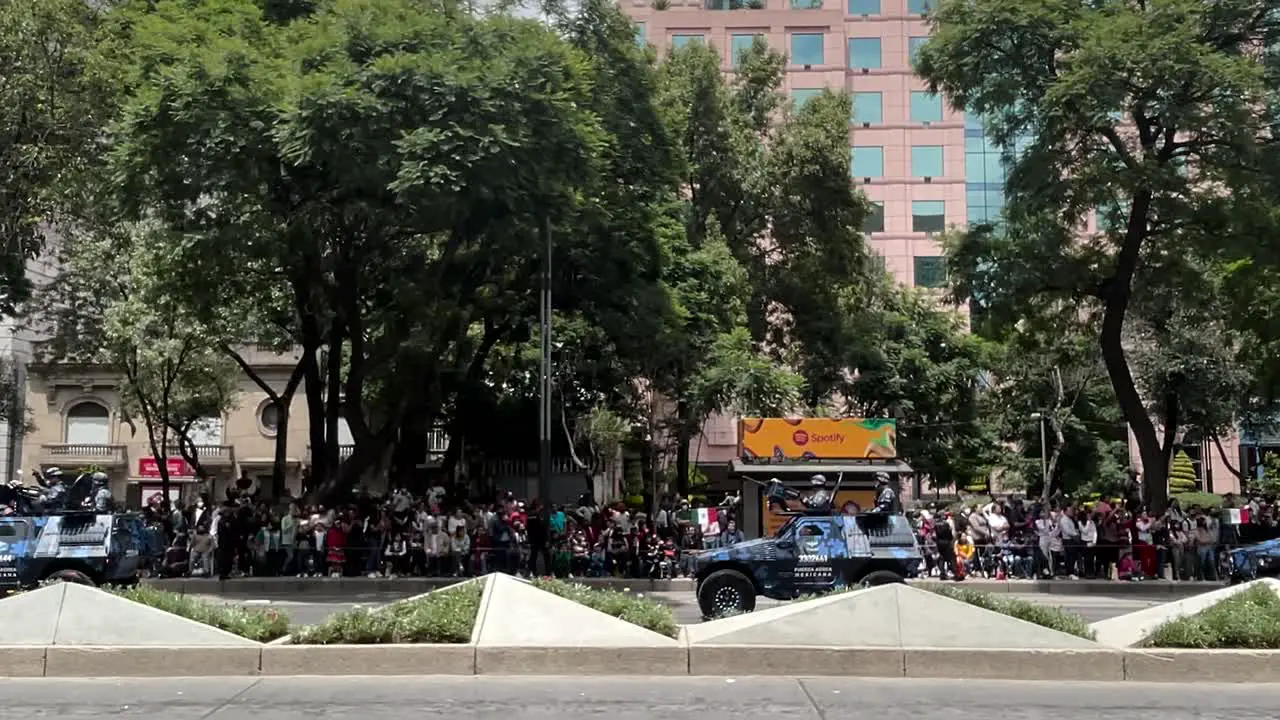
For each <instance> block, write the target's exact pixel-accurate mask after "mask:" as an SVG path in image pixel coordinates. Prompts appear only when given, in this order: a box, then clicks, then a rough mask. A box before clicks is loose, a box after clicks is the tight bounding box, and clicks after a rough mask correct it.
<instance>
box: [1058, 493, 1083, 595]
mask: <svg viewBox="0 0 1280 720" xmlns="http://www.w3.org/2000/svg"><path fill="white" fill-rule="evenodd" d="M1058 535H1059V536H1060V537H1061V538H1062V557H1063V572H1065V573H1066V574H1067V576H1068V577H1070V578H1071V579H1072V580H1074V579H1076V578H1077V577H1078V576H1079V572H1080V571H1079V569H1078V566H1079V561H1080V547H1081V542H1080V527H1079V526H1078V525H1077V524H1076V518H1075V508H1071V507H1068V508H1066V509H1064V510H1063V511H1062V514H1061V515H1060V516H1059V517H1058Z"/></svg>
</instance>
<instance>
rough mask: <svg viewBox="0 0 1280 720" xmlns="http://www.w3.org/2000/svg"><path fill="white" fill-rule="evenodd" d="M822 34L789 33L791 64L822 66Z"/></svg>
mask: <svg viewBox="0 0 1280 720" xmlns="http://www.w3.org/2000/svg"><path fill="white" fill-rule="evenodd" d="M822 41H823V35H822V33H791V64H792V65H821V64H822Z"/></svg>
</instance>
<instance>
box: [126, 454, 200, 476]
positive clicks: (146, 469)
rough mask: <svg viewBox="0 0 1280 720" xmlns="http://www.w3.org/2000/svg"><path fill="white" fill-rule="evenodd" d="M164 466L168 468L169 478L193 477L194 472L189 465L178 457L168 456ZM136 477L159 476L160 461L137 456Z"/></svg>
mask: <svg viewBox="0 0 1280 720" xmlns="http://www.w3.org/2000/svg"><path fill="white" fill-rule="evenodd" d="M165 466H166V467H167V468H168V469H169V477H171V478H188V477H195V473H194V472H192V471H191V466H190V465H188V464H187V461H186V460H183V459H182V458H180V457H171V458H169V459H168V460H166V461H165ZM138 477H144V478H158V477H160V463H158V462H156V459H155V458H153V457H144V458H138Z"/></svg>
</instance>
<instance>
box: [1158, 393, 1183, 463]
mask: <svg viewBox="0 0 1280 720" xmlns="http://www.w3.org/2000/svg"><path fill="white" fill-rule="evenodd" d="M1164 406H1165V416H1164V437H1163V439H1161V441H1160V454H1161V455H1163V456H1164V466H1165V467H1166V468H1171V467H1173V455H1174V450H1175V448H1176V447H1177V440H1178V429H1179V425H1180V424H1181V415H1180V414H1179V407H1178V394H1177V393H1172V392H1171V393H1168V394H1166V395H1165V399H1164Z"/></svg>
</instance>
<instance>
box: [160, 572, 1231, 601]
mask: <svg viewBox="0 0 1280 720" xmlns="http://www.w3.org/2000/svg"><path fill="white" fill-rule="evenodd" d="M143 582H144V583H146V584H147V585H151V586H152V587H155V588H158V589H161V590H168V591H170V592H177V593H184V594H186V593H191V594H198V595H211V594H212V595H224V594H225V595H248V594H253V595H307V594H317V595H321V594H324V595H334V594H343V593H351V594H353V595H355V594H362V593H379V592H408V593H422V592H427V591H429V590H434V589H436V588H440V587H444V586H446V585H451V584H453V583H456V582H458V580H457V579H456V578H423V577H405V578H356V577H353V578H235V579H232V580H226V581H219V580H209V579H205V578H166V579H159V578H150V579H146V580H143ZM575 582H581V583H584V584H586V585H591V586H592V587H597V588H608V589H611V590H628V591H634V592H681V591H688V592H693V589H694V583H693V581H692V580H689V579H684V578H681V579H677V580H643V579H630V578H579V579H577V580H575ZM913 583H918V584H921V585H948V586H952V587H966V588H970V589H973V590H980V591H982V592H988V593H1015V594H1024V595H1105V596H1112V597H1152V598H1156V599H1160V600H1166V599H1167V600H1177V599H1180V598H1185V597H1191V596H1192V595H1199V594H1200V593H1203V592H1208V591H1210V590H1216V589H1218V588H1221V587H1222V586H1223V583H1215V582H1172V581H1169V580H1149V581H1145V582H1118V581H1115V582H1113V581H1107V580H1010V581H1005V580H981V579H971V580H965V581H964V582H960V583H951V582H947V583H940V582H939V581H937V580H916V581H913Z"/></svg>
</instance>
